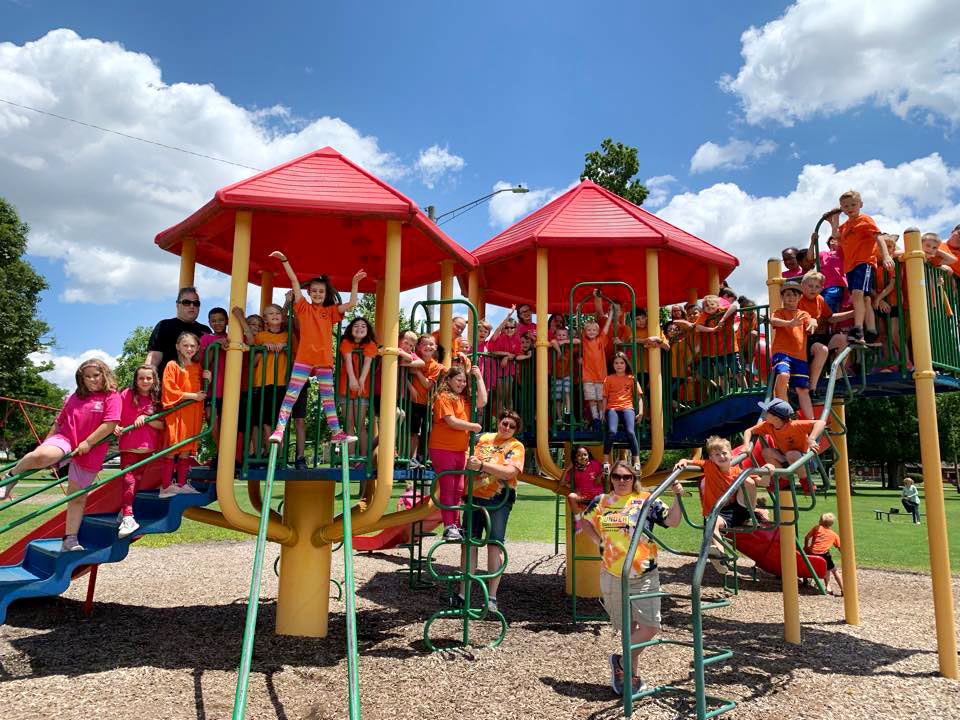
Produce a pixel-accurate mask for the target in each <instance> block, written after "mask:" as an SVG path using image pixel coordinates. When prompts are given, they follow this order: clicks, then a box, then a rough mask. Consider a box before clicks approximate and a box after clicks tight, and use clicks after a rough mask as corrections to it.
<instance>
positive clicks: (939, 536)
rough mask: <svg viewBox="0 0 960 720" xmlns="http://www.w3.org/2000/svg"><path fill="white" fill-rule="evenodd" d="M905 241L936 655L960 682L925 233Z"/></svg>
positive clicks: (909, 232) (910, 234)
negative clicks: (922, 244)
mask: <svg viewBox="0 0 960 720" xmlns="http://www.w3.org/2000/svg"><path fill="white" fill-rule="evenodd" d="M903 238H904V241H905V243H906V249H907V251H906V253H904V255H903V257H902V258H901V262H906V265H907V292H908V295H909V298H910V330H911V335H912V339H913V363H914V367H915V368H916V370H915V371H914V373H913V380H914V384H915V385H916V393H917V421H918V423H919V426H920V456H921V459H922V461H923V493H924V496H925V499H926V501H927V542H928V544H929V546H930V575H931V580H932V583H933V608H934V616H935V617H936V621H937V654H938V655H939V658H940V674H941V675H943V676H944V677H946V678H950V679H951V680H957V679H960V672H958V667H957V630H956V620H955V618H954V606H953V588H952V586H951V577H950V552H949V546H948V542H947V517H946V511H945V508H944V501H943V471H942V468H941V465H940V439H939V436H938V434H937V405H936V398H935V396H934V386H933V383H934V378H936V375H937V374H936V373H935V372H934V370H933V356H932V353H931V349H930V327H929V325H928V318H929V307H928V304H927V289H926V283H925V281H924V272H923V264H924V256H923V250H922V249H921V247H920V231H919V230H918V229H917V228H907V229H906V230H905V231H904V233H903Z"/></svg>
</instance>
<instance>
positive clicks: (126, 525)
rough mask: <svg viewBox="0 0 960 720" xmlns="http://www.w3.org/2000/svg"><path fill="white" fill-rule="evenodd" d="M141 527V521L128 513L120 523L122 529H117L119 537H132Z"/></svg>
mask: <svg viewBox="0 0 960 720" xmlns="http://www.w3.org/2000/svg"><path fill="white" fill-rule="evenodd" d="M139 527H140V523H138V522H137V521H136V520H134V519H133V515H126V516H124V518H123V520H122V521H121V523H120V529H119V530H117V537H118V538H120V539H121V540H123V538H125V537H130V536H131V535H133V533H135V532H136V531H137V530H138V529H139Z"/></svg>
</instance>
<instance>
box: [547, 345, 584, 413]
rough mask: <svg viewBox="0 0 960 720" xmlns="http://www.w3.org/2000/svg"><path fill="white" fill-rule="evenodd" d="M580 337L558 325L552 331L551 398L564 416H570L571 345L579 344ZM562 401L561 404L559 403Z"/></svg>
mask: <svg viewBox="0 0 960 720" xmlns="http://www.w3.org/2000/svg"><path fill="white" fill-rule="evenodd" d="M579 344H580V338H571V337H570V331H569V330H568V329H567V328H565V327H558V328H556V329H555V330H554V331H553V339H552V340H550V347H552V348H553V350H554V352H555V355H554V360H553V399H554V402H556V403H557V404H558V405H561V408H562V410H561V412H562V413H563V416H564V417H565V418H568V419H569V417H570V366H571V360H572V357H573V345H579ZM561 403H562V404H561Z"/></svg>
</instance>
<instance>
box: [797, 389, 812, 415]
mask: <svg viewBox="0 0 960 720" xmlns="http://www.w3.org/2000/svg"><path fill="white" fill-rule="evenodd" d="M797 398H798V399H799V401H800V409H801V410H803V415H804V417H805V418H807V420H813V402H811V400H810V388H797Z"/></svg>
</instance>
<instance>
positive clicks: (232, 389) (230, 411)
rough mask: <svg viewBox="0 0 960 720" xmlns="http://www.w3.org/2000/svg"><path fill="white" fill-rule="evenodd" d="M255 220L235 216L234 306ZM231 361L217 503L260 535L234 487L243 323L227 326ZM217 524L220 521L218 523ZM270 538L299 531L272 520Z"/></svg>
mask: <svg viewBox="0 0 960 720" xmlns="http://www.w3.org/2000/svg"><path fill="white" fill-rule="evenodd" d="M252 221H253V216H252V213H251V212H250V211H249V210H238V211H237V214H236V218H235V219H234V232H233V265H232V267H231V273H230V307H241V308H242V307H246V305H247V283H248V280H249V272H250V229H251V225H252ZM227 339H228V343H229V345H228V348H227V360H226V367H225V369H224V373H223V413H222V414H221V416H220V450H219V456H220V463H219V464H218V465H217V502H218V503H219V504H220V509H221V510H222V512H223V517H224V518H225V519H226V520H227V521H228V522H229V523H230V524H231V525H233V527H235V528H236V529H237V530H241V531H243V532H246V533H249V534H251V535H256V534H257V531H258V529H259V525H260V518H259V517H257V516H256V515H251V514H250V513H248V512H245V511H243V510H241V509H240V506H239V505H238V504H237V498H236V495H235V494H234V488H233V474H234V457H235V456H236V452H237V425H238V421H239V411H240V365H241V363H242V362H243V347H244V345H243V338H242V336H241V329H240V325H239V323H230V324H229V325H228V326H227ZM198 510H206V512H205V513H198V514H195V515H194V517H195V518H196V519H198V520H203V518H204V517H209V518H210V519H211V520H215V518H216V516H218V515H219V513H216V511H214V510H209V509H208V508H198ZM213 524H217V523H216V522H214V523H213ZM267 537H268V538H269V539H270V540H272V541H273V542H280V543H293V542H296V532H295V531H294V530H293V529H291V528H289V527H287V526H286V525H284V524H282V523H280V522H278V521H277V520H274V519H271V520H270V521H269V524H268V525H267Z"/></svg>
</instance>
